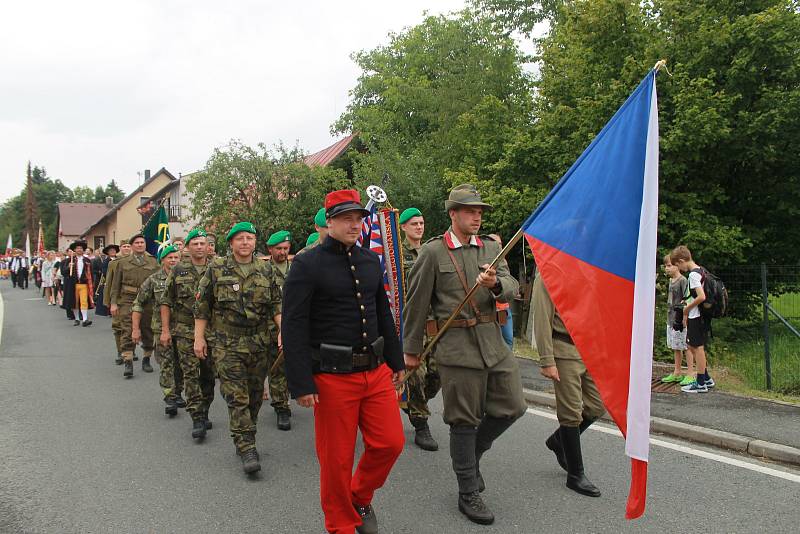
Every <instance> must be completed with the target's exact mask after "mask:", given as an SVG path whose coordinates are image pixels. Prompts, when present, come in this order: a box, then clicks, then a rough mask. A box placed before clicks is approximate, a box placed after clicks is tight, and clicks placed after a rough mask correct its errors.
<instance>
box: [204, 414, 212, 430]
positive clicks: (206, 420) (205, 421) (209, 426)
mask: <svg viewBox="0 0 800 534" xmlns="http://www.w3.org/2000/svg"><path fill="white" fill-rule="evenodd" d="M203 424H204V425H206V430H211V429H212V428H214V425H213V424H212V423H211V421H209V420H208V416H206V417H205V418H204V419H203Z"/></svg>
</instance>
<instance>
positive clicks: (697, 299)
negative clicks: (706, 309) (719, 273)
mask: <svg viewBox="0 0 800 534" xmlns="http://www.w3.org/2000/svg"><path fill="white" fill-rule="evenodd" d="M670 260H671V262H672V263H673V264H674V265H675V266H676V267H678V269H680V271H681V272H682V273H686V272H688V273H689V295H690V298H689V300H688V301H687V304H686V307H684V308H683V325H684V327H685V328H686V344H687V345H688V347H689V352H690V353H691V354H692V355H693V356H694V362H695V366H696V368H697V378H696V380H695V381H694V382H692V383H691V384H688V385H686V386H683V387H682V388H681V391H683V392H685V393H707V392H708V390H709V388H713V387H714V385H715V384H714V380H713V379H712V378H711V376H710V375H709V374H708V369H707V368H706V351H705V344H706V340H707V337H708V330H709V328H708V327H709V321H707V320H706V318H705V317H704V316H703V314H702V313H701V311H702V310H703V306H702V305H703V303H704V302H705V301H706V300H707V299H708V295H707V294H706V291H705V286H704V284H705V282H706V279H707V278H708V277H709V275H710V273H709V272H708V271H706V270H705V269H703V268H702V267H700V266H699V265H697V264H696V263H695V262H694V260H693V259H692V253H691V252H690V251H689V249H688V248H687V247H686V246H684V245H680V246H677V247H675V249H674V250H673V251H672V254H670Z"/></svg>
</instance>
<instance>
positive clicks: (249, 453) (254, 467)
mask: <svg viewBox="0 0 800 534" xmlns="http://www.w3.org/2000/svg"><path fill="white" fill-rule="evenodd" d="M240 456H241V458H242V469H243V470H244V472H245V473H247V474H248V475H251V474H253V473H256V472H258V471H261V463H260V462H259V461H258V451H257V450H256V449H255V448H252V449H247V450H246V451H244V452H243V453H241V454H240Z"/></svg>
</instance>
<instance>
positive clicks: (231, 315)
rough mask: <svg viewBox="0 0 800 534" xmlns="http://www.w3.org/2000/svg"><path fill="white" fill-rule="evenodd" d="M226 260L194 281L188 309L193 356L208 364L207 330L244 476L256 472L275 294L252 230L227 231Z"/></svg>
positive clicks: (241, 226)
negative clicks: (196, 283)
mask: <svg viewBox="0 0 800 534" xmlns="http://www.w3.org/2000/svg"><path fill="white" fill-rule="evenodd" d="M227 241H228V246H229V248H230V250H231V254H230V255H228V256H226V257H224V258H216V259H215V260H214V261H212V262H211V264H210V265H209V267H208V270H207V271H206V273H205V274H204V275H203V277H202V278H201V279H200V284H199V286H198V289H197V301H196V302H195V307H194V317H195V321H194V323H195V324H194V328H195V335H194V352H195V355H196V356H197V357H198V358H200V359H201V360H204V359H206V358H208V356H209V354H208V343H207V341H206V336H207V333H206V327H207V326H208V325H209V324H210V326H211V328H212V333H211V335H210V336H209V337H210V338H212V339H213V347H214V361H215V363H216V366H217V371H218V373H219V378H220V387H221V389H222V394H223V396H224V397H225V401H226V402H227V404H228V413H229V415H230V431H231V436H232V438H233V442H234V444H235V445H236V452H237V454H239V456H240V457H241V460H242V468H243V470H244V472H245V473H247V474H252V473H255V472H257V471H260V470H261V464H260V462H259V455H258V451H256V421H257V420H258V412H259V410H260V409H261V403H262V402H263V394H264V380H265V379H266V378H267V361H268V360H269V353H270V351H273V352H277V349H278V347H277V346H276V344H275V343H273V341H272V338H271V336H270V331H271V330H272V329H277V331H280V320H281V305H282V299H281V290H280V289H279V288H278V285H277V283H276V280H275V274H274V270H273V268H272V266H271V265H270V264H269V263H268V262H265V261H261V260H258V259H256V258H254V257H253V252H254V251H255V246H256V229H255V227H254V226H253V225H252V223H249V222H241V223H238V224H236V225H234V226H233V228H231V231H230V232H229V233H228V236H227Z"/></svg>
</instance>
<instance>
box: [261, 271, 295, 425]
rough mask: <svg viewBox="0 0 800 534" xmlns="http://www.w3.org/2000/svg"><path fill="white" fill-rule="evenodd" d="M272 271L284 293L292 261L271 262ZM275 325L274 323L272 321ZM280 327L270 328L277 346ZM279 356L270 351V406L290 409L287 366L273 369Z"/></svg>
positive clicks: (278, 409)
mask: <svg viewBox="0 0 800 534" xmlns="http://www.w3.org/2000/svg"><path fill="white" fill-rule="evenodd" d="M270 264H271V265H272V271H273V273H274V275H275V284H276V285H277V286H278V289H279V290H280V292H281V295H283V284H284V283H286V277H287V276H288V275H289V269H290V268H291V266H292V262H291V261H288V260H287V261H285V262H284V263H274V262H270ZM271 326H274V323H271ZM278 334H279V332H278V329H277V328H272V329H271V330H270V337H271V340H272V343H274V344H275V345H276V346H277V344H278ZM277 357H278V353H277V351H275V352H273V351H270V352H269V360H268V362H267V365H268V368H269V398H270V406H272V408H273V409H274V410H275V411H276V412H277V411H280V410H286V411H289V385H288V384H287V383H286V366H285V365H279V366H278V367H277V368H276V369H275V370H274V371H273V370H272V367H273V365H275V360H276V359H277Z"/></svg>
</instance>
